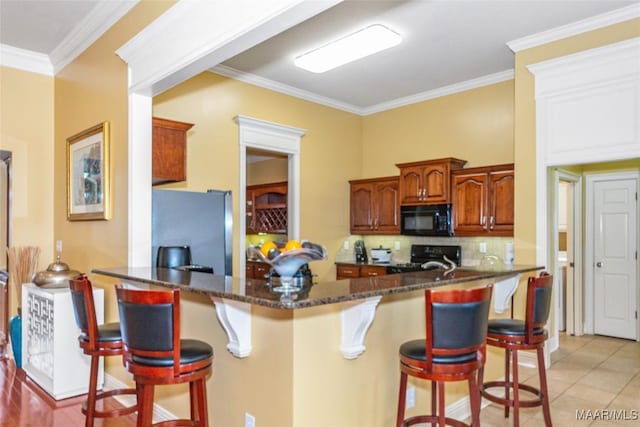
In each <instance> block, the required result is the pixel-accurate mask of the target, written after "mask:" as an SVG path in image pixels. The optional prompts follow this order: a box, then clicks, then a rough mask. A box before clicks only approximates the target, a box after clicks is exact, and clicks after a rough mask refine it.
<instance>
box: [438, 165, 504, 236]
mask: <svg viewBox="0 0 640 427" xmlns="http://www.w3.org/2000/svg"><path fill="white" fill-rule="evenodd" d="M451 182H452V184H451V185H452V187H453V189H452V193H453V194H452V199H453V222H454V225H453V228H454V232H455V235H456V236H487V235H489V236H513V196H514V169H513V164H506V165H497V166H487V167H480V168H468V169H460V170H455V171H453V172H452V177H451Z"/></svg>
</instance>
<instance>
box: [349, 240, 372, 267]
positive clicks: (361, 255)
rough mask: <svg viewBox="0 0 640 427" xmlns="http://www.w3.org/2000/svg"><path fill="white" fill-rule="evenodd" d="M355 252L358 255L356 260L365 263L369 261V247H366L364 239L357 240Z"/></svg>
mask: <svg viewBox="0 0 640 427" xmlns="http://www.w3.org/2000/svg"><path fill="white" fill-rule="evenodd" d="M353 252H354V253H355V255H356V262H358V263H360V262H362V263H365V262H367V261H369V258H367V248H365V247H364V240H356V242H355V243H354V245H353Z"/></svg>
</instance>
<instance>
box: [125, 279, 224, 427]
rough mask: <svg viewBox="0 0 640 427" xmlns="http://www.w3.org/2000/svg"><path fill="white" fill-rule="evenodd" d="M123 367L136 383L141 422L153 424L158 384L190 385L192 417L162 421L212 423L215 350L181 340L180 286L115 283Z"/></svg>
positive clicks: (197, 341) (200, 342)
mask: <svg viewBox="0 0 640 427" xmlns="http://www.w3.org/2000/svg"><path fill="white" fill-rule="evenodd" d="M116 294H117V297H118V310H119V312H120V325H121V329H122V339H123V341H124V344H125V366H126V367H127V369H128V371H129V372H131V374H133V379H134V380H135V382H136V385H137V387H138V405H139V410H138V422H137V425H138V426H140V427H148V426H150V425H152V420H153V395H154V386H155V385H162V384H179V383H189V395H190V403H191V413H190V416H191V418H190V419H189V420H170V421H164V422H161V423H157V424H154V425H156V426H159V425H172V426H176V425H188V426H202V427H207V426H208V425H209V419H208V414H207V392H206V377H207V376H209V375H210V374H211V371H212V367H211V365H212V363H213V349H212V348H211V346H210V345H209V344H207V343H205V342H203V341H200V340H193V339H180V290H179V289H172V290H168V291H150V290H134V289H125V288H123V287H122V285H117V286H116Z"/></svg>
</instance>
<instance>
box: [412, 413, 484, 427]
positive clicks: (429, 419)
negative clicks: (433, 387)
mask: <svg viewBox="0 0 640 427" xmlns="http://www.w3.org/2000/svg"><path fill="white" fill-rule="evenodd" d="M437 422H438V416H437V415H415V416H413V417H410V418H407V419H406V420H404V422H403V423H402V427H409V426H412V425H415V424H424V423H437ZM444 423H445V425H448V426H453V427H471V425H469V424H465V423H463V422H462V421H460V420H456V419H453V418H449V417H444Z"/></svg>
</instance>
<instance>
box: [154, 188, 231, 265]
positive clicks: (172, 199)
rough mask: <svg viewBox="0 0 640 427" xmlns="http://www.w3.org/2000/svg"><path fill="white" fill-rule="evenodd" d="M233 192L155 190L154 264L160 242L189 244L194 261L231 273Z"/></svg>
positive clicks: (163, 244)
mask: <svg viewBox="0 0 640 427" xmlns="http://www.w3.org/2000/svg"><path fill="white" fill-rule="evenodd" d="M231 209H232V207H231V192H230V191H219V190H208V191H207V192H206V193H200V192H193V191H176V190H156V189H154V190H152V232H151V257H152V259H151V265H154V266H155V265H156V258H157V256H158V247H159V246H189V247H190V248H191V257H192V263H193V264H197V265H200V266H209V267H212V268H213V272H214V274H218V275H231V272H232V268H233V267H232V253H231V251H232V241H231V237H232V236H231V233H232V230H233V227H232V224H233V222H232V221H233V220H232V211H231Z"/></svg>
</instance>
